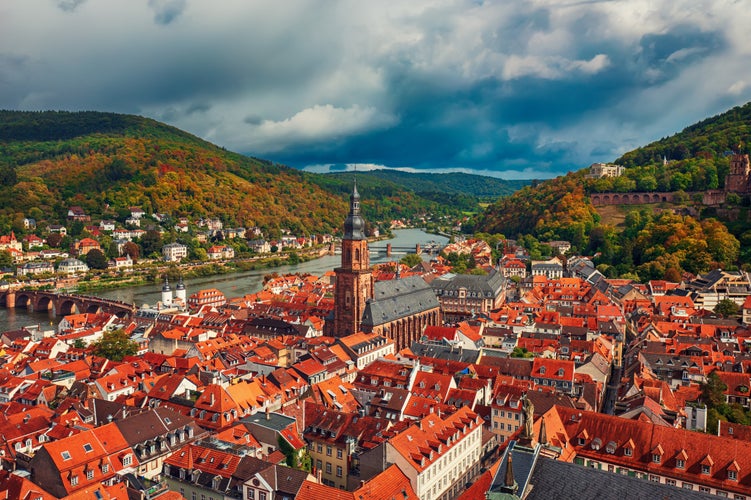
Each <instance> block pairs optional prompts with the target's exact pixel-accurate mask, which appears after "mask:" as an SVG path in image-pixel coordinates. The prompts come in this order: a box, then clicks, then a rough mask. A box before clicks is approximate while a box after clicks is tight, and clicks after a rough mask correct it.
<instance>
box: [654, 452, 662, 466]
mask: <svg viewBox="0 0 751 500" xmlns="http://www.w3.org/2000/svg"><path fill="white" fill-rule="evenodd" d="M652 462H654V463H656V464H659V463H660V462H662V455H660V454H658V453H653V454H652Z"/></svg>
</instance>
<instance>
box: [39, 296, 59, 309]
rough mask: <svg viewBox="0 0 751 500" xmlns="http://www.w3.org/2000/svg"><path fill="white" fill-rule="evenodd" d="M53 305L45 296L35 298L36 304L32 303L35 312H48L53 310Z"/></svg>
mask: <svg viewBox="0 0 751 500" xmlns="http://www.w3.org/2000/svg"><path fill="white" fill-rule="evenodd" d="M54 306H55V304H54V303H53V302H52V299H51V298H50V297H48V296H46V295H41V296H39V297H37V299H36V302H35V303H34V310H35V311H49V310H50V309H52V308H54Z"/></svg>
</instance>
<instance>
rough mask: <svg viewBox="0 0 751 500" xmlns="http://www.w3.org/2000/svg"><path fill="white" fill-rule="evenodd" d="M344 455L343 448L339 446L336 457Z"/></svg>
mask: <svg viewBox="0 0 751 500" xmlns="http://www.w3.org/2000/svg"><path fill="white" fill-rule="evenodd" d="M342 456H344V450H342V449H341V448H337V449H336V458H342Z"/></svg>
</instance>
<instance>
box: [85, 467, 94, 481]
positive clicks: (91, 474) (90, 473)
mask: <svg viewBox="0 0 751 500" xmlns="http://www.w3.org/2000/svg"><path fill="white" fill-rule="evenodd" d="M86 479H88V480H89V481H91V480H92V479H94V469H89V470H87V471H86Z"/></svg>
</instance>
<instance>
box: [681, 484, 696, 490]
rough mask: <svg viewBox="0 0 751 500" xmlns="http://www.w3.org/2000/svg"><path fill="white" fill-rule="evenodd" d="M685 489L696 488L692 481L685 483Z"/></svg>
mask: <svg viewBox="0 0 751 500" xmlns="http://www.w3.org/2000/svg"><path fill="white" fill-rule="evenodd" d="M683 489H684V490H693V489H694V485H693V484H691V483H683Z"/></svg>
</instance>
